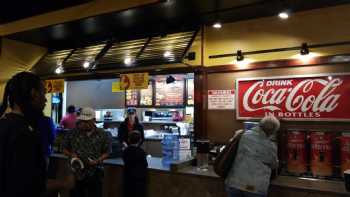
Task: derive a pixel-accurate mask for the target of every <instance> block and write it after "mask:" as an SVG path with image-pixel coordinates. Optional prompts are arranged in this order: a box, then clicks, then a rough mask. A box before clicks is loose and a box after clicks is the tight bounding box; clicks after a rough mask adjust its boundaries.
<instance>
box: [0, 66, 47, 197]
mask: <svg viewBox="0 0 350 197" xmlns="http://www.w3.org/2000/svg"><path fill="white" fill-rule="evenodd" d="M45 103H46V98H45V86H44V84H43V83H42V81H41V80H40V78H39V77H38V76H36V75H34V74H32V73H29V72H21V73H18V74H16V75H15V76H13V77H12V78H11V79H10V80H9V81H8V82H7V84H6V87H5V92H4V96H3V102H2V105H1V107H0V117H1V119H0V196H1V197H18V196H33V197H34V196H36V197H39V196H41V195H43V193H44V192H45V189H46V182H47V181H46V173H47V172H46V162H45V158H44V155H43V152H42V149H41V140H40V139H41V138H40V132H39V128H38V127H39V125H38V124H39V119H40V118H41V117H43V110H44V107H45ZM8 107H10V108H11V111H10V112H9V113H7V114H5V115H4V112H5V111H6V109H7V108H8Z"/></svg>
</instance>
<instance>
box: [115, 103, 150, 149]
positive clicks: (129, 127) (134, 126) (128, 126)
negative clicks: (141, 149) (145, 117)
mask: <svg viewBox="0 0 350 197" xmlns="http://www.w3.org/2000/svg"><path fill="white" fill-rule="evenodd" d="M127 114H128V117H127V118H125V120H124V122H122V123H121V124H120V126H119V129H118V139H119V141H120V143H122V144H123V146H124V147H126V146H128V144H129V142H128V138H129V134H130V133H131V132H132V131H134V130H137V131H139V132H140V134H141V141H140V143H139V146H141V145H142V143H143V141H145V133H144V131H143V126H142V125H141V124H140V122H139V119H138V117H137V116H136V109H135V108H128V109H127Z"/></svg>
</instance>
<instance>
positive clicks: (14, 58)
mask: <svg viewBox="0 0 350 197" xmlns="http://www.w3.org/2000/svg"><path fill="white" fill-rule="evenodd" d="M45 53H46V49H45V48H42V47H39V46H36V45H32V44H28V43H24V42H19V41H14V40H9V39H5V38H4V39H1V55H0V83H5V82H6V81H7V80H8V79H10V78H11V77H12V76H13V75H14V74H15V73H17V72H21V71H29V70H30V69H31V68H32V66H33V65H35V63H37V62H38V61H39V60H40V58H41V57H42V56H43V55H44V54H45Z"/></svg>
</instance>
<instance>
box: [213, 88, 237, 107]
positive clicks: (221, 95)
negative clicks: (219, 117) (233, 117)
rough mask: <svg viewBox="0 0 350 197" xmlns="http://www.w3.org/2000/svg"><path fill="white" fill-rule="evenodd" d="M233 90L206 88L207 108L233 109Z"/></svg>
mask: <svg viewBox="0 0 350 197" xmlns="http://www.w3.org/2000/svg"><path fill="white" fill-rule="evenodd" d="M234 108H235V92H234V90H208V109H215V110H217V109H219V110H226V109H234Z"/></svg>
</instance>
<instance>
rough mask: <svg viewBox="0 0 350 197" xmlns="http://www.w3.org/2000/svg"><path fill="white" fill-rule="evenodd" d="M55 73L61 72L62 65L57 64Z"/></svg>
mask: <svg viewBox="0 0 350 197" xmlns="http://www.w3.org/2000/svg"><path fill="white" fill-rule="evenodd" d="M55 73H56V74H61V73H63V67H62V66H58V67H57V68H56V70H55Z"/></svg>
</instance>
